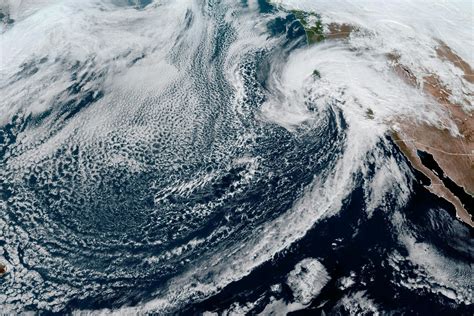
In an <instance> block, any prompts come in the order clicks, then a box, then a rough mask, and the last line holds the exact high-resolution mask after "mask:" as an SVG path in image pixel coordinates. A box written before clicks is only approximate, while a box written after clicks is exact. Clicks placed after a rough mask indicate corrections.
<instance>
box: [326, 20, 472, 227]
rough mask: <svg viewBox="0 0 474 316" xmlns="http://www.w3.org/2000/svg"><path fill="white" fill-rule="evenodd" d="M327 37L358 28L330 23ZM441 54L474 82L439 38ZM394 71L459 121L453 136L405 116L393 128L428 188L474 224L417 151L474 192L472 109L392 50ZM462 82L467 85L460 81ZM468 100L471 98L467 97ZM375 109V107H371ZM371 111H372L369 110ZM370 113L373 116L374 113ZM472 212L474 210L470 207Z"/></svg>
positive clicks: (466, 67)
mask: <svg viewBox="0 0 474 316" xmlns="http://www.w3.org/2000/svg"><path fill="white" fill-rule="evenodd" d="M328 30H329V31H328V32H326V33H325V34H324V35H325V38H326V39H329V40H330V39H334V40H338V39H346V38H348V37H349V36H350V34H351V33H352V32H354V31H357V28H356V27H354V26H352V25H349V24H336V23H331V24H329V25H328ZM438 44H439V46H438V47H437V48H436V53H437V57H438V58H440V59H441V60H444V61H448V62H450V63H452V64H453V65H454V66H455V67H457V68H458V69H460V70H462V71H463V78H464V79H465V80H466V81H468V82H470V83H474V71H473V69H472V67H471V66H470V65H469V64H468V63H467V62H466V61H464V60H463V59H462V58H461V57H460V56H459V55H457V54H456V53H455V52H454V51H453V50H452V49H451V48H450V47H449V46H448V45H446V43H444V42H442V41H438ZM386 57H387V59H388V61H389V62H390V65H391V67H392V69H393V71H394V72H395V73H396V74H397V75H398V76H399V77H400V78H402V79H403V80H404V81H405V83H407V84H408V85H409V86H412V87H414V88H417V89H420V90H422V91H423V92H424V93H425V94H426V95H428V96H430V97H432V98H433V100H434V101H435V102H437V103H439V104H440V105H441V107H442V109H443V110H444V111H445V112H446V113H447V116H448V117H449V118H450V119H451V120H452V121H453V122H454V123H455V124H456V126H457V128H458V131H459V135H453V134H452V133H451V131H450V130H448V129H442V128H439V127H436V126H432V125H428V124H426V123H420V122H416V121H410V120H408V119H407V118H405V117H397V118H394V121H395V122H396V123H397V125H398V126H397V127H398V128H397V130H396V131H395V130H393V131H392V138H393V140H394V141H395V143H396V144H397V146H398V147H399V148H400V150H401V152H402V153H403V154H404V155H405V156H406V157H407V159H408V160H409V161H410V163H411V164H412V166H413V167H414V168H415V169H417V170H418V171H420V172H422V173H423V174H424V175H425V176H426V177H428V178H429V179H430V181H431V184H430V185H429V186H428V187H427V189H428V190H429V191H430V192H432V193H434V194H435V195H437V196H439V197H441V198H443V199H445V200H447V201H448V202H450V203H451V204H452V205H453V206H454V208H455V209H456V215H457V217H458V218H459V219H460V220H462V221H463V222H464V223H466V224H468V225H470V226H471V227H474V222H473V220H472V216H471V215H470V214H469V211H468V209H467V207H472V206H465V205H463V203H462V202H461V200H460V199H459V198H458V197H457V196H456V195H455V194H453V192H451V191H450V189H449V188H447V187H446V186H445V185H444V183H443V181H442V180H441V178H440V177H439V175H437V174H436V173H434V172H433V171H431V170H430V169H428V168H427V167H425V166H424V165H423V163H422V161H421V160H420V158H419V156H418V154H417V151H418V150H420V151H424V152H427V153H429V154H431V155H432V156H433V158H434V160H435V161H436V163H437V164H438V165H439V167H440V168H441V169H442V170H443V173H444V175H445V176H447V177H449V178H450V179H451V180H452V181H454V182H455V183H456V184H457V185H458V186H460V187H462V188H463V189H464V191H465V192H466V193H467V194H470V195H471V196H473V195H474V117H473V113H472V112H466V111H465V110H464V109H463V107H462V106H461V105H460V104H455V103H453V102H451V101H450V97H451V95H452V92H451V91H450V90H449V89H448V88H447V87H446V86H445V85H444V84H443V83H442V81H441V80H440V78H439V76H437V75H436V74H434V73H433V74H430V73H429V72H427V73H428V75H426V76H424V77H423V78H422V79H421V80H420V79H418V78H417V77H416V76H415V75H414V74H413V72H412V71H411V70H410V68H409V67H408V66H407V65H404V64H402V63H401V62H400V56H399V55H397V54H395V53H392V54H387V55H386ZM460 84H463V83H462V81H460ZM465 101H466V102H468V101H467V98H466V99H465ZM370 111H371V110H370ZM369 114H370V113H369ZM371 114H372V116H371V115H368V117H369V118H371V117H373V113H371ZM470 211H471V212H472V210H470Z"/></svg>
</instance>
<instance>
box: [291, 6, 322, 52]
mask: <svg viewBox="0 0 474 316" xmlns="http://www.w3.org/2000/svg"><path fill="white" fill-rule="evenodd" d="M291 13H293V14H294V15H295V17H296V18H297V19H298V21H299V22H300V23H301V25H302V26H303V28H304V30H305V32H306V39H307V41H308V44H309V45H311V44H314V43H318V42H321V41H322V40H324V38H325V37H324V32H323V24H322V22H321V17H320V16H319V15H318V14H316V13H313V12H305V11H299V10H293V11H291Z"/></svg>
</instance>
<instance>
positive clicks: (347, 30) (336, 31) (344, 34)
mask: <svg viewBox="0 0 474 316" xmlns="http://www.w3.org/2000/svg"><path fill="white" fill-rule="evenodd" d="M328 30H329V32H326V33H325V34H324V36H325V37H326V38H327V39H345V38H348V37H349V36H350V35H351V33H352V32H353V31H355V27H354V26H352V25H350V24H345V23H342V24H338V23H330V24H329V25H328Z"/></svg>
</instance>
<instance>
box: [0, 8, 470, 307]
mask: <svg viewBox="0 0 474 316" xmlns="http://www.w3.org/2000/svg"><path fill="white" fill-rule="evenodd" d="M112 2H116V3H115V4H116V5H117V6H118V7H124V6H125V7H126V6H129V5H131V6H132V7H136V10H138V11H140V10H145V11H144V12H146V10H151V9H150V8H151V7H150V6H151V5H153V3H152V1H139V2H137V3H135V2H134V1H112ZM194 5H195V6H194V7H192V8H189V9H187V11H186V13H185V15H184V20H183V23H180V24H179V25H180V26H181V27H182V29H181V30H179V32H178V36H177V37H176V38H173V40H175V41H176V42H175V43H173V45H172V46H171V47H172V49H171V50H170V51H169V52H166V58H167V61H168V62H169V63H170V64H172V65H174V66H175V67H176V68H177V69H179V70H180V71H181V75H180V76H178V78H177V79H176V80H174V81H172V82H170V83H167V84H166V86H165V87H164V88H163V89H161V90H159V91H158V92H154V93H153V94H152V95H150V94H147V95H145V96H144V97H142V96H141V93H142V91H141V90H137V91H136V92H134V93H135V94H125V93H124V94H120V93H121V91H119V90H120V89H118V88H114V86H113V85H111V84H110V83H109V81H110V80H112V81H113V80H114V78H115V77H114V76H118V75H117V73H119V74H120V71H123V72H126V70H127V69H133V67H136V65H140V63H141V62H144V61H147V60H153V59H154V58H155V57H154V55H153V54H154V53H155V52H156V51H159V50H160V48H161V46H156V47H155V46H153V45H152V46H151V48H150V49H148V48H146V49H143V52H140V51H138V53H137V52H134V53H129V54H128V55H125V56H123V55H120V56H118V57H117V56H115V57H114V58H115V59H114V58H112V59H111V60H112V61H113V62H115V61H116V60H120V61H122V60H123V64H125V65H126V66H124V67H125V68H124V69H122V70H117V69H116V68H113V66H110V65H108V64H105V65H102V64H99V63H98V62H97V61H96V59H95V58H94V57H91V58H89V57H88V58H85V59H84V60H74V61H72V60H67V59H64V60H61V61H53V58H52V57H51V56H46V57H42V58H40V59H38V60H36V61H34V60H32V61H31V63H30V64H25V65H24V67H23V68H22V69H20V70H19V71H18V72H17V73H16V75H15V77H14V78H13V77H12V78H8V79H7V84H6V85H5V86H2V87H1V89H9V87H10V85H13V84H14V82H15V80H19V81H21V80H24V81H25V85H26V84H27V83H26V82H27V80H29V78H34V77H33V76H35V74H37V73H40V74H41V73H42V72H46V67H52V66H51V65H49V64H48V63H49V62H54V63H55V65H56V64H59V65H60V66H58V67H60V68H61V69H62V70H61V71H62V72H61V75H64V76H65V77H67V78H68V80H69V81H70V83H71V84H70V85H69V86H68V87H67V88H66V89H65V90H64V91H61V92H60V93H59V94H58V97H57V98H56V99H55V100H56V101H54V104H52V105H51V107H49V108H48V110H45V111H42V112H41V113H29V112H28V111H26V110H24V109H22V110H19V111H18V112H17V113H15V114H14V115H12V116H11V118H10V119H9V120H8V122H7V123H5V124H4V125H3V126H2V127H1V128H0V135H1V137H0V145H1V147H0V160H1V164H0V167H1V171H0V180H1V181H0V182H1V184H0V197H1V201H2V204H1V209H0V211H1V212H2V222H1V226H0V229H1V230H2V232H3V237H2V238H0V249H1V252H0V256H1V257H0V258H1V260H2V261H4V262H6V263H7V266H8V267H9V270H10V271H9V273H8V274H7V275H5V276H4V277H2V279H0V289H1V291H2V292H3V293H5V294H2V295H0V304H1V305H3V306H4V308H5V310H8V311H10V310H11V311H12V312H20V311H41V313H43V314H64V313H72V312H74V311H77V310H88V311H91V312H93V311H97V310H101V309H110V310H112V311H113V310H115V309H120V308H123V307H127V308H128V307H129V308H130V309H125V310H121V312H122V313H125V314H127V313H134V312H137V313H142V312H143V313H145V312H150V313H177V314H185V315H187V314H201V313H204V312H206V311H211V312H212V311H213V312H219V313H223V312H225V311H226V310H227V311H229V310H232V309H235V308H236V306H250V307H248V308H247V309H245V313H249V314H256V313H259V312H262V311H264V310H265V308H266V307H267V306H269V305H271V304H272V302H274V301H281V302H284V303H285V304H290V303H291V302H294V301H295V296H294V293H293V290H292V289H291V288H290V287H289V286H288V284H287V278H288V274H289V273H290V272H291V271H292V270H294V268H295V265H297V264H298V263H299V262H301V261H302V260H303V259H306V258H314V259H317V260H318V261H319V262H320V263H321V264H322V265H323V266H324V267H325V269H326V270H327V273H328V275H329V281H328V282H327V284H325V285H324V286H323V288H322V290H321V292H320V294H319V295H317V296H316V297H314V298H313V299H312V300H311V302H310V303H309V304H307V305H306V306H304V307H301V309H300V310H299V311H294V313H295V314H316V315H318V314H321V313H322V312H323V311H324V312H325V313H326V314H343V315H344V314H360V313H369V314H370V313H372V312H373V310H372V309H371V307H367V304H368V303H367V302H369V305H370V304H372V305H373V306H374V308H376V309H377V310H379V311H380V312H381V313H385V312H392V313H395V314H397V313H398V314H419V315H422V314H423V315H434V314H443V315H470V314H472V311H473V310H472V306H471V305H467V304H465V303H459V301H456V300H455V299H450V298H448V297H447V296H446V295H444V294H443V293H442V292H440V291H436V290H434V291H433V290H432V289H431V288H430V287H431V286H433V285H434V284H435V285H436V286H441V287H443V288H444V287H445V285H440V283H441V282H442V281H436V280H438V279H436V280H435V281H432V280H433V278H431V277H428V276H427V273H429V272H423V271H424V270H423V271H422V270H420V269H419V268H418V265H420V264H417V263H416V262H414V261H413V259H410V258H411V257H410V256H411V255H413V253H412V252H410V250H407V247H408V246H407V244H406V243H405V242H404V241H405V239H403V238H402V237H401V236H407V235H409V236H412V237H413V238H414V240H415V243H417V242H420V243H423V244H429V245H432V247H434V248H435V249H436V255H437V256H438V257H437V258H448V259H447V260H448V261H446V262H447V263H452V262H460V264H461V265H462V267H465V266H467V267H468V268H469V267H472V262H473V256H472V251H471V250H472V249H473V246H474V245H473V244H472V230H470V229H468V228H467V227H466V226H465V225H463V224H461V223H460V222H459V221H457V220H456V219H455V216H454V210H453V207H452V206H451V205H449V204H448V203H446V202H444V201H443V200H441V199H439V198H437V197H435V196H433V195H432V194H430V193H428V191H427V190H426V189H425V188H424V187H423V186H422V185H421V182H422V181H426V180H424V179H422V178H416V176H415V174H416V172H415V171H414V170H412V169H411V168H410V167H409V164H408V162H407V161H406V160H405V159H404V158H403V156H402V155H401V154H400V153H399V152H398V150H397V147H396V146H395V145H394V144H393V142H392V141H391V140H390V139H389V138H387V137H385V138H382V139H380V141H379V142H378V143H377V145H376V146H375V147H374V148H373V149H372V150H370V151H368V152H367V153H366V156H365V158H366V160H364V161H363V162H362V164H361V165H362V166H364V168H363V170H357V171H356V172H354V173H353V174H351V175H350V177H349V178H350V179H353V181H352V182H350V183H351V188H350V192H349V193H348V194H347V195H345V196H344V198H343V199H342V201H341V204H340V206H339V209H338V210H337V211H335V213H334V214H332V215H330V216H323V217H322V218H321V220H317V219H316V218H311V217H308V218H306V217H305V216H306V214H307V213H305V212H303V211H302V212H297V211H295V210H294V209H295V208H296V206H297V205H299V204H298V203H299V201H302V200H303V201H306V198H307V196H308V195H310V194H309V192H312V190H311V188H312V187H316V185H315V184H314V182H315V181H316V180H317V181H319V182H321V183H326V182H325V181H330V179H332V177H333V176H334V174H335V173H337V172H336V170H338V168H340V167H339V164H338V162H339V161H340V159H342V158H343V157H349V161H351V156H350V155H353V153H352V152H351V151H350V150H349V149H348V148H349V144H350V141H349V138H350V137H353V136H351V135H352V134H349V133H348V129H349V127H348V123H347V121H346V116H345V113H344V112H343V111H342V110H341V108H340V107H339V106H338V102H339V101H337V100H336V101H334V102H333V103H330V104H327V105H326V106H325V107H324V108H318V107H317V105H316V104H315V103H314V102H312V99H311V98H308V99H307V101H305V104H304V107H306V109H307V111H308V113H311V114H310V115H311V117H312V119H311V120H308V121H305V122H304V123H302V124H299V125H298V126H297V127H296V128H291V129H289V128H286V127H285V126H281V124H277V123H275V122H272V121H271V120H267V119H262V113H261V109H262V107H264V104H266V102H268V101H269V100H270V99H272V98H274V97H275V94H277V92H276V91H275V89H274V82H273V81H274V80H275V78H274V74H275V69H277V70H276V72H277V73H278V69H279V67H280V65H281V64H284V63H285V62H286V61H287V60H288V58H289V56H290V55H291V54H293V53H294V52H295V51H297V50H301V49H304V48H305V47H306V45H307V43H306V38H305V33H304V30H303V28H302V26H301V24H300V23H299V22H298V21H297V20H296V18H295V16H294V15H293V14H292V13H285V12H283V13H282V12H280V11H279V10H277V9H276V8H274V7H273V6H271V5H269V4H268V3H267V2H266V1H263V0H262V1H260V0H259V1H258V10H257V11H258V13H257V15H256V16H257V17H261V18H262V21H265V23H264V26H265V27H264V29H265V31H264V34H265V36H266V38H267V40H268V42H269V43H271V44H268V45H264V44H265V43H262V45H261V46H260V47H252V48H250V49H248V48H246V49H245V52H244V53H242V54H236V53H235V52H234V51H233V46H232V45H233V44H234V42H236V41H238V40H242V39H239V30H238V27H239V26H238V25H239V23H240V22H243V21H244V19H246V18H247V14H248V13H245V12H247V11H248V10H250V9H249V4H248V3H247V2H246V1H242V3H240V4H237V5H234V6H233V7H232V10H233V11H232V12H233V18H234V19H235V21H236V22H235V25H234V24H232V23H231V22H229V17H228V16H226V15H227V14H228V7H229V4H228V3H226V2H219V1H209V2H206V3H200V2H199V3H196V4H194ZM156 10H160V7H159V6H158V7H157V9H156ZM239 10H241V11H242V12H244V13H239V12H240V11H239ZM114 12H115V11H114ZM252 12H253V13H252V14H255V12H254V11H252ZM133 14H135V13H133ZM252 17H255V15H252ZM199 23H201V24H203V25H201V24H199ZM206 27H207V28H206ZM203 30H205V31H203ZM197 34H198V35H197ZM150 36H151V35H150ZM187 36H189V38H188V37H187ZM194 36H199V39H198V40H195V39H194ZM272 41H273V42H272ZM236 56H238V57H239V59H235V60H234V59H233V58H236ZM44 58H46V59H44ZM111 63H112V62H111ZM45 65H48V66H45ZM111 65H114V64H111ZM229 65H235V73H236V74H237V76H238V77H239V78H240V79H241V90H240V92H239V93H240V97H236V95H237V92H236V90H237V89H236V88H235V82H232V81H231V80H229V78H228V73H229V67H230V66H229ZM117 67H118V66H117ZM150 67H151V66H150ZM232 69H234V68H232ZM144 73H145V72H144V71H143V70H142V72H141V73H140V74H141V75H143V76H145V75H144ZM55 75H58V74H55ZM141 75H140V76H141ZM140 76H139V77H138V78H140ZM155 76H160V74H159V73H156V74H155ZM131 78H132V79H131V80H139V79H137V77H131ZM146 78H149V77H146ZM144 80H145V82H144V83H143V85H144V86H147V85H148V84H149V82H146V79H144ZM46 89H48V88H47V87H46ZM114 89H116V90H117V91H115V90H114ZM114 93H116V94H114ZM143 94H146V93H145V92H143ZM110 95H112V96H113V97H110ZM122 99H123V100H127V101H126V102H127V105H126V106H121V100H122ZM295 102H296V101H295ZM105 111H106V112H105ZM101 115H104V117H108V116H110V117H113V118H114V119H113V120H112V119H111V121H104V122H101V123H100V124H99V127H97V128H96V126H93V128H89V127H88V125H87V122H90V121H92V120H94V119H96V118H97V117H100V116H101ZM102 128H103V129H102ZM31 135H34V137H32V136H31ZM89 135H94V136H93V137H92V136H91V137H90V138H88V137H89ZM32 139H33V140H32ZM44 152H46V154H43V153H44ZM25 157H26V158H25ZM353 159H354V160H356V159H359V158H357V157H356V156H354V158H353ZM382 159H388V160H389V159H393V160H394V161H395V162H396V163H397V165H400V166H402V169H401V170H402V171H403V172H404V173H405V174H404V175H403V176H404V179H406V183H404V184H400V186H402V185H403V186H406V187H407V188H409V190H410V194H409V198H408V200H407V201H405V202H403V203H402V202H400V199H401V198H400V195H402V193H401V189H399V188H398V187H397V186H394V187H393V190H388V191H384V192H382V193H378V192H375V193H373V192H372V191H371V186H370V184H372V183H374V182H375V180H374V179H375V178H376V175H377V174H378V172H380V170H381V167H382V166H383V164H384V163H385V162H386V161H388V160H382ZM341 172H342V171H341ZM319 182H318V183H319ZM331 183H332V182H331ZM338 190H339V187H338V186H337V183H336V185H334V188H333V189H329V191H321V192H323V193H325V194H326V195H327V194H328V192H329V196H331V194H332V192H334V196H336V195H337V192H338ZM374 194H375V195H374ZM378 194H380V195H383V196H380V198H381V199H382V200H383V203H381V205H379V206H377V207H375V208H374V210H373V211H371V212H370V214H369V213H368V211H367V210H368V209H370V208H371V206H370V205H369V204H370V199H375V197H377V198H378V196H377V195H378ZM324 198H326V196H318V195H317V193H316V194H312V195H311V199H309V201H310V202H308V203H309V206H306V207H309V209H311V207H312V205H314V204H311V203H312V202H311V201H313V200H314V201H317V200H318V199H321V200H323V199H324ZM329 198H331V197H329ZM305 205H307V203H306V204H305ZM336 205H337V203H336ZM314 207H315V208H317V207H321V208H323V207H322V206H314ZM292 212H295V214H296V215H295V217H301V218H303V219H302V220H301V221H295V222H293V221H292V219H293V217H292ZM308 212H309V211H308ZM285 216H287V217H285ZM281 218H288V226H290V227H285V225H282V224H281V223H279V220H280V219H281ZM400 218H401V219H400ZM396 219H398V220H396ZM313 221H314V225H310V229H308V230H307V231H305V232H304V234H303V237H302V238H294V241H293V242H291V243H290V245H289V246H287V247H284V248H283V249H279V248H278V247H276V246H275V249H276V250H275V251H273V247H271V246H272V240H271V239H270V240H269V241H267V242H266V243H265V245H269V246H268V247H269V248H268V249H270V250H267V248H264V247H263V248H264V249H265V250H262V251H261V252H260V254H261V255H262V258H265V260H263V261H262V263H261V264H255V267H253V265H254V262H257V259H256V258H257V257H258V256H257V255H256V256H255V257H253V258H252V257H249V258H246V256H247V255H248V254H249V252H251V251H250V250H245V249H247V248H246V247H250V246H248V245H253V244H258V242H259V241H261V240H262V239H264V237H265V235H263V236H262V234H264V233H265V232H267V231H268V229H270V230H271V227H272V225H275V227H276V228H275V229H278V232H281V234H284V233H285V232H287V231H291V228H292V227H291V225H293V224H294V223H300V222H302V223H303V224H304V223H307V222H310V223H312V222H313ZM273 223H275V224H273ZM268 227H270V228H268ZM285 229H286V230H285ZM295 230H296V226H295ZM281 234H280V235H279V237H281V238H283V237H285V236H282V235H281ZM279 237H278V238H279ZM272 238H273V237H272ZM278 238H276V239H278ZM288 238H289V240H290V239H291V240H292V238H293V237H292V235H290V234H289V235H288ZM410 240H411V239H410ZM275 243H276V242H275ZM242 249H244V250H245V251H244V250H242ZM249 249H250V248H249ZM216 258H218V259H216ZM258 260H260V257H259V258H258ZM443 260H444V259H443ZM236 262H239V264H240V262H243V263H242V264H241V265H238V266H237V264H235V263H236ZM259 262H260V261H259ZM234 264H235V265H234ZM209 266H211V267H217V268H215V269H216V270H212V269H211V270H209V272H208V273H205V272H203V271H205V270H206V269H208V268H209ZM241 266H244V267H247V266H249V267H252V268H249V273H244V272H242V271H245V269H244V268H241ZM226 267H231V268H230V270H231V271H230V272H229V271H227V270H225V269H226ZM218 268H219V269H218ZM443 268H446V269H447V270H448V273H449V271H450V270H449V269H450V268H449V267H446V266H443V265H441V268H440V269H443ZM234 269H235V270H234ZM239 269H241V270H239ZM463 269H464V270H462V271H461V272H460V274H458V275H457V277H459V278H469V277H470V274H467V275H465V274H464V273H465V272H466V269H465V268H463ZM222 271H225V273H224V272H222ZM420 271H421V272H420ZM471 272H472V271H471ZM228 275H231V277H228ZM227 277H228V278H229V279H228V280H229V281H226V282H224V281H222V283H220V281H221V280H227V279H226V278H227ZM344 278H347V280H349V279H350V282H351V284H350V285H348V286H343V285H342V283H343V281H342V280H343V279H344ZM407 280H408V281H407ZM417 280H418V281H417ZM406 284H408V285H406ZM419 284H422V285H420V286H418V285H419ZM198 285H202V288H199V287H198ZM204 285H206V286H209V288H206V287H205V286H204ZM459 286H460V287H463V286H464V287H465V285H463V284H459ZM175 288H177V290H176V289H175ZM173 291H175V292H173ZM170 293H171V294H170ZM176 293H178V294H176ZM463 293H464V292H463ZM468 293H469V294H463V295H464V296H463V297H465V296H466V295H467V296H468V299H469V296H470V299H471V300H472V285H471V292H468ZM180 295H182V296H180ZM161 298H163V300H164V301H166V302H167V303H166V304H165V305H164V306H165V307H161V305H157V307H151V308H149V307H143V306H147V305H146V304H147V302H153V301H155V300H157V299H161ZM347 302H348V303H347ZM351 304H352V306H353V307H354V308H355V309H352V310H351V309H349V308H348V306H349V305H351ZM134 308H136V310H135V309H134ZM357 308H358V310H357ZM243 311H244V310H243V309H241V313H243ZM237 313H239V312H237Z"/></svg>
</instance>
